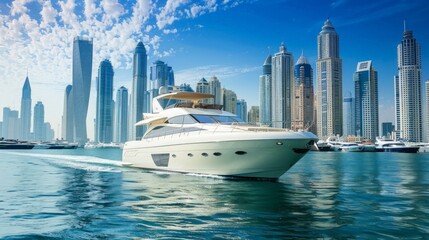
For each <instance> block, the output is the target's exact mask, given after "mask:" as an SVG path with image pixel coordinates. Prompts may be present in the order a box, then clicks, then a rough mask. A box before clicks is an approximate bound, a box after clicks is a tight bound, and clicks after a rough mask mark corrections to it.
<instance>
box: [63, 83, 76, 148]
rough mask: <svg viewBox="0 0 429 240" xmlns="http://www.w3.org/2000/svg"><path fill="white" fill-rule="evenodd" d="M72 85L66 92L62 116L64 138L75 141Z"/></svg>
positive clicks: (68, 86)
mask: <svg viewBox="0 0 429 240" xmlns="http://www.w3.org/2000/svg"><path fill="white" fill-rule="evenodd" d="M72 89H73V87H72V85H67V87H66V90H65V93H64V107H63V118H62V138H63V139H65V140H66V141H68V142H69V143H71V142H73V141H74V123H73V121H74V117H73V94H72Z"/></svg>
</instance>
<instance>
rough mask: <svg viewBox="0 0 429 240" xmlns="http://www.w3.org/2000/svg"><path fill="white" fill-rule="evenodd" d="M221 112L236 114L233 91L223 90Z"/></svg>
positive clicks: (235, 99)
mask: <svg viewBox="0 0 429 240" xmlns="http://www.w3.org/2000/svg"><path fill="white" fill-rule="evenodd" d="M222 98H223V110H224V111H227V112H230V113H233V114H236V113H237V94H235V92H234V91H232V90H228V89H225V88H223V89H222Z"/></svg>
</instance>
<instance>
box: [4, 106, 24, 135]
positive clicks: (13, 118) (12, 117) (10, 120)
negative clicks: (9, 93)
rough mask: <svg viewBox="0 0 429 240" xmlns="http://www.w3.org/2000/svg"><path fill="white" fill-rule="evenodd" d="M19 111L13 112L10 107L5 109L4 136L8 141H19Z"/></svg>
mask: <svg viewBox="0 0 429 240" xmlns="http://www.w3.org/2000/svg"><path fill="white" fill-rule="evenodd" d="M18 114H19V113H18V111H16V110H11V109H10V108H8V107H4V108H3V124H2V136H1V137H3V138H6V139H18V138H19V135H20V134H19V127H20V122H19V118H18Z"/></svg>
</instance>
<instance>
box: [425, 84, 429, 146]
mask: <svg viewBox="0 0 429 240" xmlns="http://www.w3.org/2000/svg"><path fill="white" fill-rule="evenodd" d="M425 142H429V80H426V140H425Z"/></svg>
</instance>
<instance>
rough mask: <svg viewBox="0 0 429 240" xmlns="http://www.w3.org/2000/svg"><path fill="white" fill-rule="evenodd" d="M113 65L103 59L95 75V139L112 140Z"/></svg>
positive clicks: (105, 141) (108, 141) (99, 140)
mask: <svg viewBox="0 0 429 240" xmlns="http://www.w3.org/2000/svg"><path fill="white" fill-rule="evenodd" d="M113 76H114V72H113V67H112V63H110V61H109V60H107V59H106V60H103V61H102V62H101V63H100V67H99V68H98V76H97V109H96V117H95V118H96V123H95V141H96V142H101V143H110V142H112V141H113V107H114V105H113Z"/></svg>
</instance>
